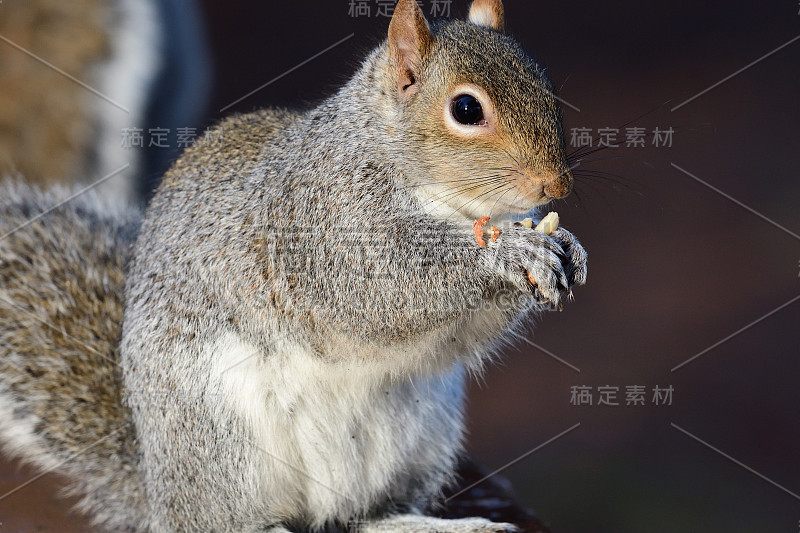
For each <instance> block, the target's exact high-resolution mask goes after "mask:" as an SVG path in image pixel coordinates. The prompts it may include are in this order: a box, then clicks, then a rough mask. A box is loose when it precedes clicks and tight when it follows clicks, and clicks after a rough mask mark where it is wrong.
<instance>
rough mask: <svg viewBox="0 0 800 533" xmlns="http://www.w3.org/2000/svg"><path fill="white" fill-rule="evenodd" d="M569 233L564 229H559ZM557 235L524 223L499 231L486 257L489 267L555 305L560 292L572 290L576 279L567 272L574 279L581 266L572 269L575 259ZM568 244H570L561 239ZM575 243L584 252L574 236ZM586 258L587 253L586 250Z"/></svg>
mask: <svg viewBox="0 0 800 533" xmlns="http://www.w3.org/2000/svg"><path fill="white" fill-rule="evenodd" d="M559 231H560V232H561V233H559V235H562V234H563V233H566V234H568V235H570V237H571V236H572V235H571V234H569V232H566V231H564V230H556V232H559ZM554 237H556V233H555V232H554V236H553V237H551V236H550V235H547V234H546V233H544V232H542V231H536V230H532V229H529V228H526V227H524V226H516V225H513V226H510V227H508V228H504V229H503V230H502V231H500V234H499V236H497V238H496V239H495V240H493V241H491V242H489V243H487V245H486V248H487V252H488V254H487V258H488V260H489V264H490V268H491V269H492V270H494V271H496V272H498V273H499V274H500V275H501V276H503V277H504V278H505V279H506V280H508V281H509V282H511V283H512V284H513V285H515V286H516V287H517V288H518V289H519V290H521V291H523V292H527V293H532V294H534V295H536V296H541V298H540V299H541V300H546V301H548V302H550V303H552V304H554V305H558V304H559V303H560V301H561V292H562V291H564V292H569V290H570V288H571V286H572V284H573V282H571V280H570V277H569V276H568V273H573V279H575V276H576V275H580V269H576V268H572V266H571V264H572V260H571V258H570V257H569V255H568V252H567V251H566V250H565V249H564V247H562V245H561V243H560V242H559V240H558V239H557V238H554ZM561 242H563V243H564V244H565V245H568V244H570V243H568V242H567V240H566V239H562V240H561ZM572 242H574V243H575V244H576V245H577V248H579V249H580V251H581V252H583V248H581V247H580V245H579V244H577V241H576V240H575V239H574V237H573V238H572ZM574 248H575V247H574V246H568V249H569V250H570V252H569V253H573V252H574ZM583 255H584V257H585V255H586V253H585V252H583ZM583 269H584V270H583V279H585V259H584V262H583Z"/></svg>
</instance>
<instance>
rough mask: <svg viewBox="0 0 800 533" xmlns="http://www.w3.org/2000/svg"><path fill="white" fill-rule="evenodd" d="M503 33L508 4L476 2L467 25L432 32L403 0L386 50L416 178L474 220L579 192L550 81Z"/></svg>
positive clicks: (388, 81)
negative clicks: (506, 5) (505, 6)
mask: <svg viewBox="0 0 800 533" xmlns="http://www.w3.org/2000/svg"><path fill="white" fill-rule="evenodd" d="M503 29H504V18H503V5H502V2H501V0H474V2H473V3H472V6H471V8H470V11H469V20H468V21H461V20H454V21H447V22H443V23H440V24H437V25H434V26H433V28H431V27H430V26H429V25H428V23H427V21H426V20H425V16H424V15H423V14H422V11H421V10H420V8H419V6H418V5H417V2H416V1H415V0H399V2H398V4H397V7H396V8H395V12H394V16H393V18H392V21H391V23H390V26H389V38H388V40H387V43H386V46H385V47H384V48H383V50H384V53H385V54H386V61H385V63H384V65H385V68H384V70H383V77H384V89H385V92H386V93H389V96H390V97H391V98H390V100H391V104H390V107H391V108H392V109H391V115H392V121H391V124H392V126H391V128H392V129H394V128H399V129H400V132H398V133H400V136H399V138H400V139H405V140H408V143H407V144H406V143H404V144H406V145H405V146H404V147H403V150H402V153H403V156H404V157H406V156H407V157H408V158H409V159H410V160H409V161H407V163H408V164H407V165H405V167H406V169H407V171H408V172H407V173H408V174H409V179H410V180H412V181H413V182H414V184H413V185H414V186H415V188H416V189H417V190H421V191H424V195H425V197H426V201H427V202H430V203H431V204H434V205H437V204H438V205H439V206H446V207H448V208H449V210H455V211H457V212H459V213H461V214H463V215H465V216H467V217H473V218H477V217H479V216H494V215H502V214H510V213H524V212H526V211H529V210H530V209H532V208H534V207H536V206H538V205H542V204H544V203H547V202H549V201H550V200H552V199H554V198H563V197H564V196H566V195H567V194H569V193H570V191H571V190H572V174H571V172H570V169H569V167H568V165H567V161H566V156H565V148H564V134H563V128H562V126H561V112H560V110H559V107H558V103H557V99H556V97H555V95H554V93H553V89H552V87H551V85H550V82H549V81H548V79H547V77H546V76H545V74H544V71H543V69H541V68H540V67H539V66H538V65H537V64H536V63H535V62H534V61H533V59H531V58H530V56H528V55H527V54H526V53H525V52H524V51H523V50H522V48H521V47H520V45H519V44H518V43H517V42H516V41H514V40H513V39H512V38H511V37H509V36H507V35H506V34H505V33H504V32H503ZM395 138H398V137H395Z"/></svg>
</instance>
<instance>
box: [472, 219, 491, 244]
mask: <svg viewBox="0 0 800 533" xmlns="http://www.w3.org/2000/svg"><path fill="white" fill-rule="evenodd" d="M490 220H491V217H481V218H479V219H478V220H476V221H475V222H474V223H473V224H472V231H473V232H474V233H475V242H477V243H478V246H480V247H481V248H486V241H484V240H483V227H484V226H485V225H486V224H487V223H488V222H489V221H490Z"/></svg>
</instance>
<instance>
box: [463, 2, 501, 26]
mask: <svg viewBox="0 0 800 533" xmlns="http://www.w3.org/2000/svg"><path fill="white" fill-rule="evenodd" d="M469 21H470V22H471V23H473V24H476V25H478V26H484V27H486V28H491V29H493V30H497V31H503V27H504V26H505V23H504V22H503V2H502V0H475V1H474V2H472V6H470V8H469Z"/></svg>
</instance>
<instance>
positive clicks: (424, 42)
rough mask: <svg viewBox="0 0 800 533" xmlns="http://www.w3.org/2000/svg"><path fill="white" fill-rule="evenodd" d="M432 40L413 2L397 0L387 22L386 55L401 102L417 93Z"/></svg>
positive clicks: (422, 17)
mask: <svg viewBox="0 0 800 533" xmlns="http://www.w3.org/2000/svg"><path fill="white" fill-rule="evenodd" d="M432 40H433V38H432V37H431V29H430V27H429V26H428V21H426V20H425V15H423V14H422V10H421V9H420V8H419V5H417V2H416V0H399V2H397V7H395V9H394V15H393V16H392V21H391V23H389V56H390V61H391V68H392V70H393V73H394V78H395V80H396V82H397V93H398V96H399V98H400V100H401V101H408V99H409V98H410V97H411V96H412V95H413V94H414V93H416V92H417V91H418V90H419V74H420V68H421V65H422V61H423V59H425V57H426V56H427V54H428V50H429V49H430V46H431V42H432Z"/></svg>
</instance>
